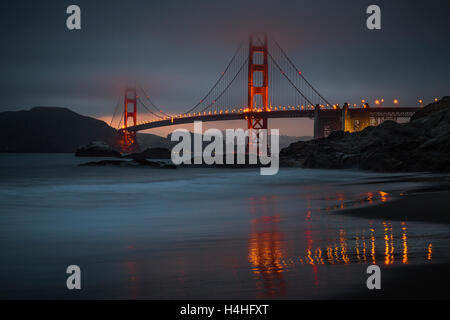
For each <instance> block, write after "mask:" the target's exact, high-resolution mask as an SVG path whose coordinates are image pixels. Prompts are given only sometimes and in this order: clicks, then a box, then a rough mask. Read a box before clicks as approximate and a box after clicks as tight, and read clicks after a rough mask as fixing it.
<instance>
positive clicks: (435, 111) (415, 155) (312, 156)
mask: <svg viewBox="0 0 450 320" xmlns="http://www.w3.org/2000/svg"><path fill="white" fill-rule="evenodd" d="M280 165H282V166H300V167H305V168H327V169H337V168H359V169H364V170H374V171H384V172H398V171H434V172H442V171H446V172H450V97H444V98H442V99H441V100H440V101H439V102H436V103H432V104H430V105H428V106H426V107H424V108H423V109H421V110H419V111H418V112H416V114H414V116H413V117H412V118H411V121H410V122H408V123H405V124H399V123H396V122H394V121H385V122H383V123H382V124H380V125H378V126H376V127H373V126H371V127H367V128H365V129H364V130H363V131H360V132H354V133H348V132H345V133H344V132H342V131H337V132H333V133H331V134H330V135H329V136H328V137H327V138H321V139H316V140H312V141H307V142H296V143H292V144H291V145H290V146H289V147H288V148H285V149H283V150H281V152H280Z"/></svg>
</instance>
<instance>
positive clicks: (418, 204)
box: [340, 190, 450, 300]
mask: <svg viewBox="0 0 450 320" xmlns="http://www.w3.org/2000/svg"><path fill="white" fill-rule="evenodd" d="M340 213H342V212H340ZM344 213H345V214H348V215H354V216H358V217H365V218H371V219H372V218H375V219H386V220H401V221H420V222H431V223H441V224H450V191H448V190H445V191H432V192H424V193H415V194H408V195H405V196H402V197H401V198H400V199H396V200H393V201H391V202H386V203H382V204H378V205H373V206H369V207H363V208H355V209H348V210H345V211H344ZM380 268H381V273H382V277H381V283H382V284H381V290H365V291H361V292H359V293H355V295H353V294H352V295H351V296H345V297H341V298H344V299H364V300H365V299H400V300H401V299H433V300H434V299H446V300H448V299H450V276H449V272H450V264H448V263H441V264H432V263H430V264H424V265H408V266H402V267H401V268H396V267H385V266H381V265H380Z"/></svg>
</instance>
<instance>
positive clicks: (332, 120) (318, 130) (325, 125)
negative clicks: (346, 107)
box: [314, 105, 342, 139]
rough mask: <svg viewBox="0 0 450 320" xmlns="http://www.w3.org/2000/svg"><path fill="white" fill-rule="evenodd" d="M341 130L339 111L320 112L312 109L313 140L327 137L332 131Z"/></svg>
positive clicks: (318, 108) (316, 108)
mask: <svg viewBox="0 0 450 320" xmlns="http://www.w3.org/2000/svg"><path fill="white" fill-rule="evenodd" d="M340 130H342V113H341V110H339V109H334V110H321V109H320V105H316V106H315V107H314V139H318V138H324V137H327V136H328V135H329V134H330V133H331V132H333V131H340Z"/></svg>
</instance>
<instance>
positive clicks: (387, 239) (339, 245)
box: [280, 222, 433, 270]
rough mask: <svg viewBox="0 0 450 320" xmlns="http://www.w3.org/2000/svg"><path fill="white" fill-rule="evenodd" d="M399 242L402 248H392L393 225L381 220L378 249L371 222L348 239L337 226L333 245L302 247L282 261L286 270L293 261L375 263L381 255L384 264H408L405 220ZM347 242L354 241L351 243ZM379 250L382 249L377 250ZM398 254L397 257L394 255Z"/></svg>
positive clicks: (430, 247) (428, 256)
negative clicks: (337, 229)
mask: <svg viewBox="0 0 450 320" xmlns="http://www.w3.org/2000/svg"><path fill="white" fill-rule="evenodd" d="M401 230H402V233H401V244H402V250H399V252H398V253H396V252H395V236H394V232H393V226H392V224H391V223H390V222H382V231H383V234H382V237H381V238H379V239H378V240H379V241H380V242H381V241H382V242H383V243H384V246H379V248H378V252H377V245H376V243H377V238H376V236H375V235H376V227H374V226H371V227H370V229H369V231H365V230H362V232H361V233H358V234H356V235H355V237H354V238H353V239H351V241H349V240H348V238H347V236H346V232H345V230H344V229H343V228H341V229H340V230H339V236H338V238H337V239H336V242H335V243H334V244H333V245H330V246H327V247H325V248H322V247H315V248H314V247H308V248H306V249H305V253H304V255H301V256H298V257H295V258H288V259H283V261H281V262H280V263H281V265H282V266H284V267H285V270H289V269H291V268H292V267H293V265H294V264H298V263H300V264H302V265H303V264H305V265H312V266H317V265H322V264H328V265H333V264H352V263H361V264H366V263H371V264H377V259H380V260H381V259H382V261H384V263H385V264H386V265H392V264H394V263H395V261H397V263H401V264H408V262H409V258H408V237H407V224H406V222H402V223H401ZM349 244H354V246H351V245H349ZM380 251H381V252H380ZM425 251H426V259H427V260H428V261H430V260H432V253H433V244H432V243H430V244H428V246H427V247H426V248H425ZM396 255H397V258H398V259H397V260H396V259H395V256H396Z"/></svg>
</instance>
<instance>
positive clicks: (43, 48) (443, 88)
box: [0, 0, 450, 133]
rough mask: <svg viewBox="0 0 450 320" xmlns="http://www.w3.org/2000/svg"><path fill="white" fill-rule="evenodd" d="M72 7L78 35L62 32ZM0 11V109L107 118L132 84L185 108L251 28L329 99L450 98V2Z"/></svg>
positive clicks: (136, 4)
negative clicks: (370, 17)
mask: <svg viewBox="0 0 450 320" xmlns="http://www.w3.org/2000/svg"><path fill="white" fill-rule="evenodd" d="M70 4H77V5H79V6H80V7H81V10H82V30H81V31H69V30H67V28H66V18H67V14H66V7H67V6H68V5H70ZM370 4H377V5H379V6H380V7H381V11H382V30H380V31H369V30H368V29H367V28H366V18H367V14H366V13H365V10H366V8H367V6H368V5H370ZM0 10H1V11H0V19H1V20H0V21H1V22H0V23H1V27H0V35H1V39H2V46H1V50H0V68H1V74H0V86H1V96H0V111H6V110H19V109H28V108H31V107H33V106H36V105H52V106H64V107H69V108H71V109H73V110H74V111H76V112H79V113H82V114H85V115H89V116H95V117H99V118H102V119H105V120H106V119H108V117H110V116H111V114H112V112H113V109H114V106H115V104H116V101H117V97H118V95H119V93H120V88H121V87H122V86H124V84H125V83H126V82H127V81H129V82H133V81H135V80H137V81H139V82H140V83H141V84H142V85H143V86H144V87H145V88H147V90H148V91H149V92H150V94H151V95H152V97H153V100H154V101H155V102H156V103H157V104H158V105H161V106H163V107H164V108H165V109H166V110H168V111H169V112H179V111H184V110H185V109H186V108H187V107H188V106H191V105H192V104H193V103H194V102H196V101H198V100H199V99H200V97H201V96H202V95H204V93H205V92H206V91H208V89H209V87H210V86H211V85H212V84H213V83H214V81H215V80H216V79H217V78H218V76H219V75H220V73H221V72H222V71H223V69H224V67H225V65H226V63H227V62H228V61H229V59H230V57H231V55H232V54H233V52H234V50H235V49H236V47H237V46H238V44H239V42H240V41H242V40H243V39H245V38H246V37H247V35H248V33H249V31H266V32H268V33H269V36H272V37H274V38H276V39H277V41H278V42H279V43H280V44H281V45H282V46H283V47H284V49H285V50H286V51H287V53H288V54H289V56H290V57H291V58H292V59H293V60H294V61H295V63H296V64H297V65H298V66H299V67H300V68H301V70H302V72H303V74H304V75H305V76H306V77H307V78H308V79H309V80H310V82H312V84H313V85H315V86H316V87H317V88H318V89H319V91H320V92H321V93H322V94H323V95H324V96H325V97H326V98H327V99H328V100H330V101H331V102H332V103H340V104H342V103H343V102H345V101H348V102H351V103H357V102H360V101H361V99H362V98H365V99H367V100H368V101H373V99H375V98H377V97H383V98H385V99H386V101H392V99H394V98H398V99H399V100H400V104H401V105H405V106H408V105H417V100H418V99H419V98H422V99H424V101H430V100H431V99H433V98H434V97H441V96H443V95H449V94H450V90H449V89H450V77H449V71H450V59H449V58H450V41H449V34H450V19H448V16H449V14H450V1H448V0H444V1H436V0H429V1H410V0H408V1H392V0H391V1H379V0H371V1H365V0H358V1H321V0H316V1H300V0H293V1H274V0H272V1H245V0H240V1H233V0H231V1H230V0H227V1H215V0H208V1H203V0H193V1H186V0H184V1H170V0H165V1H148V0H146V1H138V0H128V1H117V0H116V1H114V0H108V1H103V0H102V1H100V0H95V1H92V0H89V1H84V0H78V1H64V0H59V1H44V0H40V1H31V0H30V1H21V0H16V1H9V2H8V3H7V4H6V3H2V7H1V9H0ZM288 133H289V132H288ZM300 133H303V132H300Z"/></svg>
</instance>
